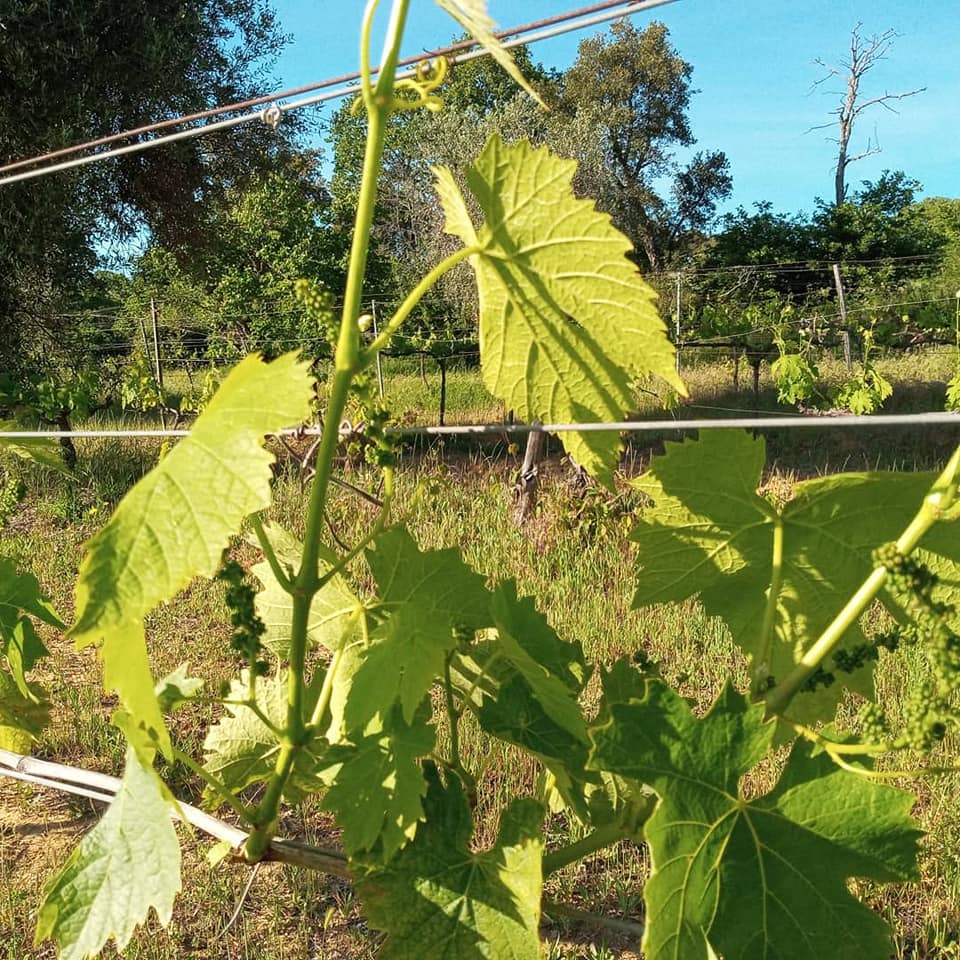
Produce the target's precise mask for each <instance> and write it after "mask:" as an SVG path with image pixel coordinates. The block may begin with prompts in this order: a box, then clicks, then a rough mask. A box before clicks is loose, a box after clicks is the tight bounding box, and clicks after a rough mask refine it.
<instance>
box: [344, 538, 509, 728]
mask: <svg viewBox="0 0 960 960" xmlns="http://www.w3.org/2000/svg"><path fill="white" fill-rule="evenodd" d="M367 563H368V564H369V565H370V570H371V572H372V573H373V576H374V579H375V580H376V582H377V588H378V594H379V597H380V608H381V609H382V611H383V612H384V613H386V614H387V616H386V618H385V619H384V621H383V623H382V624H380V625H379V626H378V627H377V628H376V630H375V631H374V633H373V636H372V638H371V639H372V642H371V644H370V646H369V647H368V648H367V650H366V651H365V653H364V656H363V661H362V662H361V663H360V664H359V666H358V667H357V670H356V672H355V673H354V675H353V679H352V683H351V687H350V692H349V694H348V697H347V702H346V708H345V714H346V724H347V727H348V729H351V730H355V729H361V728H363V727H364V726H365V725H366V723H367V721H368V720H370V719H371V718H372V717H374V716H376V715H377V714H381V715H383V714H385V713H387V712H388V711H389V710H390V708H391V707H392V706H393V704H394V703H395V702H396V701H397V700H399V701H400V704H401V706H402V708H403V717H404V720H405V721H406V722H407V723H409V722H410V721H411V720H412V719H413V715H414V713H415V711H416V710H417V708H418V707H419V706H420V703H421V701H422V700H423V698H424V697H425V696H426V694H427V691H428V690H429V689H430V686H431V684H432V683H433V681H434V678H435V677H437V676H439V675H441V674H442V673H443V668H444V662H445V660H446V657H447V654H448V653H450V651H452V650H454V649H455V648H456V646H457V642H458V641H457V638H456V636H455V631H456V630H463V631H465V632H468V633H472V632H474V631H476V630H480V629H483V628H484V627H489V626H491V625H492V617H491V614H490V594H489V593H488V592H487V589H486V586H485V581H484V578H483V577H481V576H480V575H479V574H477V573H474V572H473V570H472V569H471V568H470V567H468V566H467V565H466V564H465V563H464V562H463V558H462V557H461V555H460V551H459V550H457V549H456V548H449V549H446V550H424V551H421V550H420V549H419V548H418V547H417V545H416V543H415V542H414V540H413V538H412V537H411V536H410V534H409V533H408V532H407V531H406V529H404V528H403V527H393V528H392V529H390V530H388V531H386V532H385V533H383V534H381V535H380V536H378V537H377V538H376V540H375V541H374V546H373V548H372V549H371V550H368V551H367Z"/></svg>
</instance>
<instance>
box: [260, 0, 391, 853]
mask: <svg viewBox="0 0 960 960" xmlns="http://www.w3.org/2000/svg"><path fill="white" fill-rule="evenodd" d="M378 5H379V4H378V0H369V2H368V3H367V7H366V11H365V14H364V21H363V35H362V38H361V62H362V64H363V73H364V77H363V85H364V102H365V103H366V105H367V115H368V120H369V131H368V136H367V144H366V151H365V154H364V161H363V174H362V181H361V187H360V196H359V200H358V204H357V215H356V221H355V225H354V232H353V243H352V246H351V250H350V264H349V268H348V272H347V286H346V290H345V293H344V304H343V313H342V315H341V320H340V335H339V338H338V341H337V348H336V352H335V354H334V374H333V382H332V384H331V388H330V397H329V401H328V404H327V410H326V413H325V416H324V426H323V433H322V435H321V439H320V447H319V449H318V451H317V459H316V472H315V475H314V479H313V485H312V487H311V490H310V502H309V507H308V510H307V522H306V531H305V534H304V545H303V562H302V564H301V567H300V571H299V572H298V574H297V576H296V578H295V580H294V582H293V585H292V591H291V592H292V595H293V615H292V618H291V630H290V654H289V667H288V673H287V720H286V729H285V734H286V737H285V740H284V742H283V743H282V744H281V747H280V753H279V755H278V756H277V761H276V764H275V766H274V771H273V775H272V776H271V778H270V780H269V782H268V783H267V788H266V791H265V792H264V795H263V799H262V800H261V802H260V806H259V808H258V810H257V812H256V817H255V829H254V830H253V831H252V832H251V834H250V836H249V838H248V839H247V842H246V844H245V846H244V855H245V857H246V859H247V860H248V861H251V862H256V861H257V860H259V859H261V858H262V857H263V855H264V853H265V851H266V849H267V847H268V846H269V842H270V838H271V836H272V835H273V833H274V832H275V830H276V823H277V816H278V812H279V808H280V800H281V798H282V796H283V790H284V787H285V786H286V783H287V780H288V779H289V777H290V773H291V771H292V770H293V764H294V761H295V759H296V754H297V752H298V750H299V749H300V747H301V746H302V745H303V744H304V743H305V741H306V739H307V738H308V737H309V735H310V729H309V725H308V722H307V718H306V717H305V716H304V699H305V691H306V676H305V674H306V651H307V626H308V623H309V616H310V605H311V603H312V601H313V597H314V595H315V594H316V592H317V590H319V588H320V578H319V575H318V574H319V563H320V542H321V541H320V535H321V531H322V529H323V518H324V515H325V512H326V505H327V492H328V490H329V488H330V477H331V474H332V472H333V461H334V455H335V454H336V450H337V446H338V444H339V441H340V422H341V420H342V419H343V413H344V410H345V409H346V404H347V398H348V397H349V394H350V386H351V384H352V382H353V378H354V376H355V375H356V374H357V372H358V371H359V369H360V327H359V324H358V318H359V315H360V302H361V297H362V292H363V279H364V275H365V273H366V266H367V256H368V253H369V245H370V232H371V228H372V226H373V217H374V212H375V209H376V200H377V189H378V185H379V180H380V173H381V170H382V165H383V147H384V142H385V138H386V128H387V122H388V120H389V118H390V113H391V110H392V105H393V84H394V74H395V73H396V67H397V61H398V60H399V57H400V40H401V37H402V36H403V28H404V25H405V23H406V17H407V9H408V7H409V0H394V4H393V8H392V10H391V14H390V22H389V25H388V28H387V36H386V39H385V41H384V56H383V60H382V66H381V70H380V73H379V75H378V77H377V83H376V87H375V88H374V89H373V91H372V93H371V92H370V57H369V46H370V35H371V31H372V26H373V16H374V13H375V12H376V9H377V7H378Z"/></svg>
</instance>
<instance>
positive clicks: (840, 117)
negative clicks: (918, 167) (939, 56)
mask: <svg viewBox="0 0 960 960" xmlns="http://www.w3.org/2000/svg"><path fill="white" fill-rule="evenodd" d="M862 26H863V24H862V23H858V24H857V25H856V26H855V27H854V28H853V30H852V32H851V34H850V54H849V57H848V58H847V59H844V60H841V61H839V64H837V65H835V64H832V63H828V62H826V61H825V60H820V59H818V60H816V61H815V62H816V63H817V64H818V65H819V66H821V67H823V68H824V70H826V71H827V72H826V75H825V76H823V77H821V78H820V79H819V80H817V81H816V82H815V83H814V85H813V87H814V88H816V87H819V86H821V85H822V84H824V83H829V82H830V81H831V80H833V79H834V78H840V79H842V80H844V81H845V82H846V90H845V91H842V90H841V91H835V92H836V94H837V95H838V96H840V97H841V98H842V99H841V101H840V105H839V106H838V107H837V108H836V109H835V110H831V111H830V113H831V116H833V117H834V118H835V119H833V120H831V121H829V122H828V123H822V124H820V125H819V126H815V127H811V128H810V129H811V130H824V129H827V128H828V127H836V128H837V130H838V135H837V136H836V137H829V138H828V139H829V140H831V141H832V142H833V143H836V144H837V147H838V150H837V169H836V174H835V177H834V188H835V198H836V204H837V206H840V204H841V203H843V201H844V198H845V197H846V192H847V187H846V177H847V167H849V166H850V164H851V163H855V162H856V161H857V160H862V159H863V158H864V157H870V156H873V155H874V154H877V153H879V152H880V144H879V141H878V139H877V135H876V131H874V134H873V136H872V137H868V138H867V145H866V148H865V149H864V150H863V151H861V152H860V153H856V154H852V155H851V154H850V139H851V137H852V136H853V128H854V124H855V123H856V122H857V120H859V118H860V116H861V115H862V114H863V113H864V112H865V111H866V110H869V109H870V108H871V107H875V106H877V105H879V106H881V107H884V108H885V109H886V110H889V111H890V112H891V113H896V112H897V111H896V110H894V109H893V107H892V106H890V103H891V101H893V100H904V99H906V98H907V97H913V96H916V94H918V93H923V91H924V90H926V89H927V88H926V87H917V89H915V90H907V91H904V92H902V93H883V94H881V95H880V96H877V97H871V98H869V99H867V100H861V99H860V96H861V94H860V81H861V80H862V79H863V77H864V75H865V74H866V73H867V72H868V71H869V70H870V69H872V68H873V67H874V66H876V64H877V63H878V62H879V61H881V60H885V59H886V57H887V54H888V53H889V52H890V48H891V47H892V46H893V42H894V40H896V39H897V37H898V36H899V34H898V33H897V32H896V31H895V30H885V31H884V32H883V33H879V34H878V33H874V34H871V35H870V36H869V37H864V36H863V35H862V34H861V32H860V30H861V27H862Z"/></svg>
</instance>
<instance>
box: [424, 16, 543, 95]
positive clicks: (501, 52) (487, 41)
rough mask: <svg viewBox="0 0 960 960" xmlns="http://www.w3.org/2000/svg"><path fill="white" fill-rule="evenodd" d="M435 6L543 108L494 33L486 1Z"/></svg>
mask: <svg viewBox="0 0 960 960" xmlns="http://www.w3.org/2000/svg"><path fill="white" fill-rule="evenodd" d="M437 6H439V7H440V8H441V9H443V10H446V11H447V13H449V14H450V16H451V17H453V19H454V20H456V21H457V23H459V24H460V26H461V27H463V29H464V30H466V31H467V33H469V34H470V36H471V37H473V39H474V40H476V41H477V43H479V44H480V46H482V47H483V48H484V50H486V51H487V52H488V53H489V54H490V55H491V56H492V57H493V58H494V60H496V61H497V63H499V64H500V66H501V67H503V69H504V70H506V71H507V73H509V74H510V76H511V77H513V79H514V80H516V81H517V83H518V84H519V85H520V86H521V87H523V89H524V90H526V91H527V93H529V94H530V96H531V97H533V99H534V100H536V101H537V103H539V104H540V105H541V106H544V103H543V100H541V99H540V95H539V94H538V93H537V92H536V90H534V89H533V87H531V86H530V84H529V83H527V80H526V78H525V77H524V75H523V74H522V73H521V72H520V68H519V67H518V66H517V65H516V64H515V63H514V62H513V57H512V56H510V54H509V53H508V52H507V50H506V49H505V48H504V46H503V44H502V43H501V42H500V40H499V38H498V37H497V35H496V34H495V33H494V27H495V26H496V24H495V23H494V22H493V20H491V18H490V15H489V14H488V13H487V3H486V0H437Z"/></svg>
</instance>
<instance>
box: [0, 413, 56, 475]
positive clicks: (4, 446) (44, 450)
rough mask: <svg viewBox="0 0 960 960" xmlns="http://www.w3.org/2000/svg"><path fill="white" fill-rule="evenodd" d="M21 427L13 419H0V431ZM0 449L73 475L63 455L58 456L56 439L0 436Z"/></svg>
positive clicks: (9, 430)
mask: <svg viewBox="0 0 960 960" xmlns="http://www.w3.org/2000/svg"><path fill="white" fill-rule="evenodd" d="M22 429H23V427H22V426H21V425H20V424H18V423H17V422H16V421H15V420H0V431H3V432H10V433H13V432H15V431H17V430H22ZM0 451H4V452H6V453H12V454H13V455H14V456H15V457H19V458H20V459H21V460H31V461H32V462H33V463H36V464H38V465H39V466H41V467H46V468H47V469H48V470H54V471H56V472H57V473H62V474H64V476H67V477H73V473H72V472H71V470H70V468H69V467H68V466H67V465H66V464H65V463H64V462H63V457H62V456H60V446H59V444H58V443H57V441H56V440H47V439H45V438H44V437H24V438H19V439H14V438H12V437H4V438H0Z"/></svg>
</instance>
